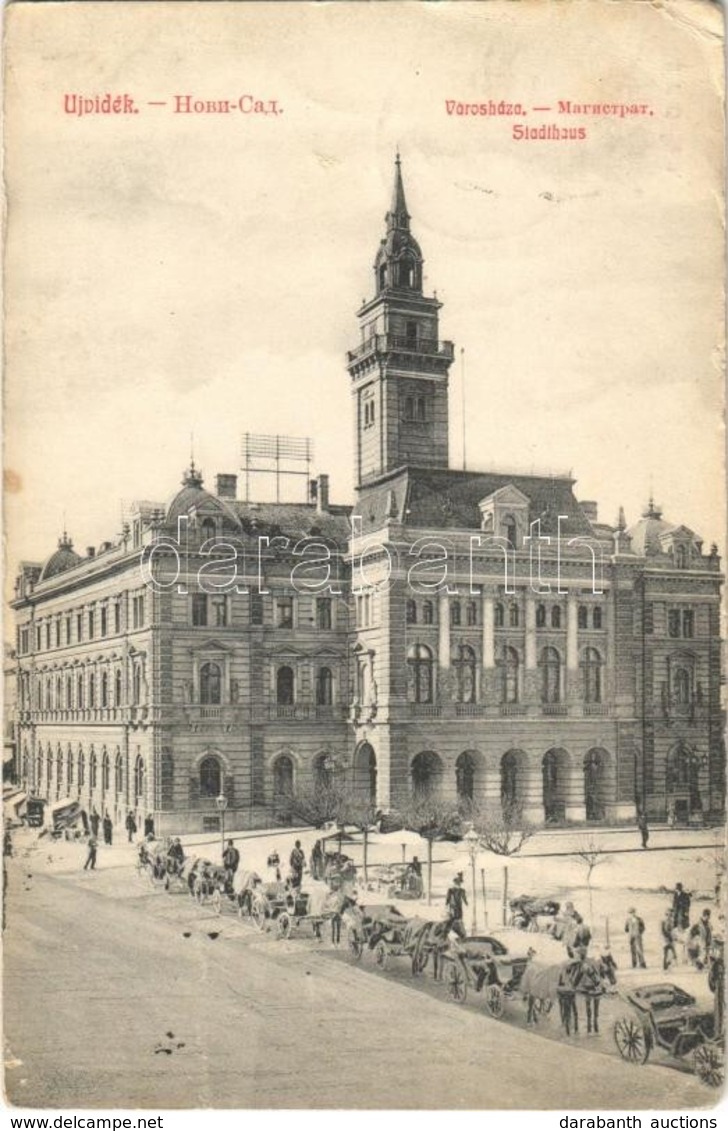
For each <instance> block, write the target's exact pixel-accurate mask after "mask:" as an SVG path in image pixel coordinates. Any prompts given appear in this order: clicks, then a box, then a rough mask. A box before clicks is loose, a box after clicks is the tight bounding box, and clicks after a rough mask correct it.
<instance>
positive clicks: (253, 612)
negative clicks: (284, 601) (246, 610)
mask: <svg viewBox="0 0 728 1131" xmlns="http://www.w3.org/2000/svg"><path fill="white" fill-rule="evenodd" d="M250 623H251V624H256V625H260V624H262V623H263V596H262V594H261V593H251V594H250Z"/></svg>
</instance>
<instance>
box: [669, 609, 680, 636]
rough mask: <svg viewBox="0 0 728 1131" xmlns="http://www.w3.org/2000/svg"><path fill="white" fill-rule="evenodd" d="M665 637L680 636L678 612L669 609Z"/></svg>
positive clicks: (677, 610)
mask: <svg viewBox="0 0 728 1131" xmlns="http://www.w3.org/2000/svg"><path fill="white" fill-rule="evenodd" d="M667 635H668V636H672V637H676V636H679V635H680V610H679V609H670V611H669V612H668V614H667Z"/></svg>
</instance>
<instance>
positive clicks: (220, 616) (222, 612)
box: [213, 597, 228, 628]
mask: <svg viewBox="0 0 728 1131" xmlns="http://www.w3.org/2000/svg"><path fill="white" fill-rule="evenodd" d="M213 607H214V609H215V626H216V628H227V622H228V619H227V601H226V600H225V598H224V597H223V598H221V599H220V600H217V601H213Z"/></svg>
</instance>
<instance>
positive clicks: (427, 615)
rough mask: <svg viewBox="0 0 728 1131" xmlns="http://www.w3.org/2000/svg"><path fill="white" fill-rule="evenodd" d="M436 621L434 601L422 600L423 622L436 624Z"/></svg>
mask: <svg viewBox="0 0 728 1131" xmlns="http://www.w3.org/2000/svg"><path fill="white" fill-rule="evenodd" d="M434 621H435V610H434V608H433V606H432V601H423V602H422V623H423V624H434Z"/></svg>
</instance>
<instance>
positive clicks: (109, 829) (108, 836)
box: [103, 812, 114, 844]
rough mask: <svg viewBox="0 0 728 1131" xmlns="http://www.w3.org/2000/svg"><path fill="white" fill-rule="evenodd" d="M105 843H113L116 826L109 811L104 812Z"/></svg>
mask: <svg viewBox="0 0 728 1131" xmlns="http://www.w3.org/2000/svg"><path fill="white" fill-rule="evenodd" d="M103 826H104V844H111V840H112V836H113V833H114V826H113V824H112V821H111V817H110V816H109V814H108V812H106V813H104V820H103Z"/></svg>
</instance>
